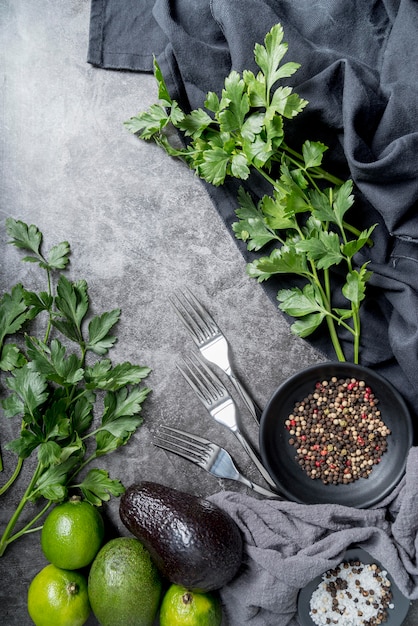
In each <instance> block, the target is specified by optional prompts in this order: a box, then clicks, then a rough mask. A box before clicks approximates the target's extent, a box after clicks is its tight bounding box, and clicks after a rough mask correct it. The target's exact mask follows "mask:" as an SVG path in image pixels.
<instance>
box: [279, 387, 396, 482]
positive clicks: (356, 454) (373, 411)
mask: <svg viewBox="0 0 418 626" xmlns="http://www.w3.org/2000/svg"><path fill="white" fill-rule="evenodd" d="M378 405H379V401H378V399H377V398H376V397H375V395H374V393H373V391H372V389H371V388H370V387H369V386H367V385H366V383H365V382H364V381H362V380H357V379H356V378H347V379H337V378H336V377H333V378H331V380H323V381H320V382H317V383H316V385H315V388H314V389H313V390H312V392H311V393H310V394H309V395H308V396H306V397H305V398H304V399H303V400H302V401H299V402H296V403H295V405H294V407H293V411H292V413H291V414H290V415H289V416H288V418H287V420H286V421H285V426H286V429H287V430H288V433H289V444H290V445H291V446H294V447H295V449H296V457H295V458H296V460H297V462H298V464H299V465H300V466H301V467H302V468H303V469H304V471H305V472H306V473H307V475H308V476H309V477H310V478H312V479H320V480H322V482H323V483H324V484H334V485H337V484H348V483H351V482H353V481H355V480H357V479H358V478H367V477H368V476H369V475H370V473H371V472H372V469H373V466H374V465H376V464H377V463H380V460H381V457H382V454H384V453H385V451H386V450H387V437H388V435H389V434H390V430H389V428H388V427H387V426H386V424H385V423H384V422H383V420H382V418H381V414H380V410H379V408H378Z"/></svg>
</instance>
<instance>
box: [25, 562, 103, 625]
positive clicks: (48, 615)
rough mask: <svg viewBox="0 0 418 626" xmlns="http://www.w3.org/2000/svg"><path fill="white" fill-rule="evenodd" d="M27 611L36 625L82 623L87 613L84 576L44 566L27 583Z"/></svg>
mask: <svg viewBox="0 0 418 626" xmlns="http://www.w3.org/2000/svg"><path fill="white" fill-rule="evenodd" d="M28 611H29V615H30V616H31V618H32V620H33V622H34V623H35V625H36V626H82V625H83V624H85V622H86V621H87V620H88V617H89V615H90V613H91V609H90V603H89V597H88V592H87V580H86V578H85V577H84V576H83V575H82V574H80V573H79V572H74V571H72V570H64V569H60V568H58V567H55V565H52V564H50V565H47V566H46V567H44V568H43V569H42V570H41V571H40V572H39V573H38V574H37V575H36V576H35V578H34V579H33V580H32V582H31V584H30V585H29V590H28Z"/></svg>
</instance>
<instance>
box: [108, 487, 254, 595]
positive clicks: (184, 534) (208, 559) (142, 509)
mask: <svg viewBox="0 0 418 626" xmlns="http://www.w3.org/2000/svg"><path fill="white" fill-rule="evenodd" d="M119 515H120V518H121V520H122V522H123V524H124V525H125V526H126V528H127V529H128V530H129V531H130V532H131V533H132V534H133V535H134V536H135V537H136V538H137V539H139V541H141V543H142V544H143V545H144V546H145V547H146V548H147V550H148V551H149V553H150V554H151V557H152V559H153V561H154V563H155V564H156V566H157V567H158V569H159V570H160V572H161V573H162V574H163V575H164V576H165V577H166V578H167V579H168V580H169V581H170V582H171V583H175V584H177V585H182V586H183V587H186V588H187V589H189V590H191V591H198V592H207V591H213V590H215V589H219V588H221V587H223V586H224V585H225V584H226V583H227V582H229V581H230V580H231V579H232V578H233V577H234V576H235V574H236V573H237V571H238V568H239V567H240V565H241V562H242V552H243V545H242V537H241V533H240V531H239V528H238V526H237V525H236V523H235V522H234V520H233V519H232V517H230V515H228V514H227V513H225V512H224V511H222V509H220V508H219V507H218V506H216V505H215V504H212V503H211V502H209V501H208V500H205V499H204V498H199V497H197V496H195V495H192V494H189V493H185V492H183V491H179V490H177V489H172V488H170V487H166V486H164V485H161V484H160V483H155V482H149V481H142V482H140V483H137V484H134V485H131V486H130V487H128V488H127V489H126V491H125V493H124V494H123V495H122V497H121V500H120V506H119Z"/></svg>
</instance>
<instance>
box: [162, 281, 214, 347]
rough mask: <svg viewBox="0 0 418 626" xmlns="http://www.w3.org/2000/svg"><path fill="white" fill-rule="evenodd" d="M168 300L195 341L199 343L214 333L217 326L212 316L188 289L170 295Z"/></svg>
mask: <svg viewBox="0 0 418 626" xmlns="http://www.w3.org/2000/svg"><path fill="white" fill-rule="evenodd" d="M170 302H171V304H172V306H173V308H174V311H175V312H176V313H177V316H178V318H179V319H180V321H181V322H182V323H183V324H184V325H185V327H186V328H187V330H188V331H189V332H190V333H191V335H192V337H193V339H194V341H195V343H196V344H197V345H200V344H202V343H204V342H205V341H206V340H208V339H210V338H211V337H213V336H214V335H216V334H218V333H219V332H220V331H219V328H218V325H217V324H216V322H215V320H214V319H213V318H212V316H211V315H210V314H209V313H208V312H207V311H206V309H205V308H204V307H203V306H202V305H201V304H200V302H199V300H198V299H197V298H196V296H194V295H193V293H192V292H191V291H190V289H187V288H186V291H183V292H182V291H179V292H177V293H176V294H173V295H172V296H170Z"/></svg>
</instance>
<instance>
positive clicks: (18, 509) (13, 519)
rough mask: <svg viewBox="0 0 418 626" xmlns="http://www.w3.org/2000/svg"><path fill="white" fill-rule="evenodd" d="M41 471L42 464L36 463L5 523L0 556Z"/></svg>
mask: <svg viewBox="0 0 418 626" xmlns="http://www.w3.org/2000/svg"><path fill="white" fill-rule="evenodd" d="M41 471H42V464H41V463H38V465H37V467H36V469H35V471H34V473H33V476H32V478H31V480H30V483H29V485H28V486H27V488H26V491H25V493H24V494H23V496H22V499H21V500H20V502H19V504H18V505H17V507H16V510H15V512H14V513H13V515H12V517H11V518H10V520H9V523H8V524H7V526H6V528H5V530H4V533H3V535H2V537H1V539H0V557H1V556H3V554H4V552H5V550H6V548H7V546H8V545H9V543H11V541H13V537H10V535H11V534H12V532H13V529H14V527H15V526H16V523H17V521H18V520H19V517H20V515H21V513H22V511H23V509H24V507H25V505H26V504H27V502H28V500H29V498H30V496H31V493H32V490H33V488H34V486H35V484H36V481H37V480H38V477H39V474H40V472H41Z"/></svg>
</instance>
